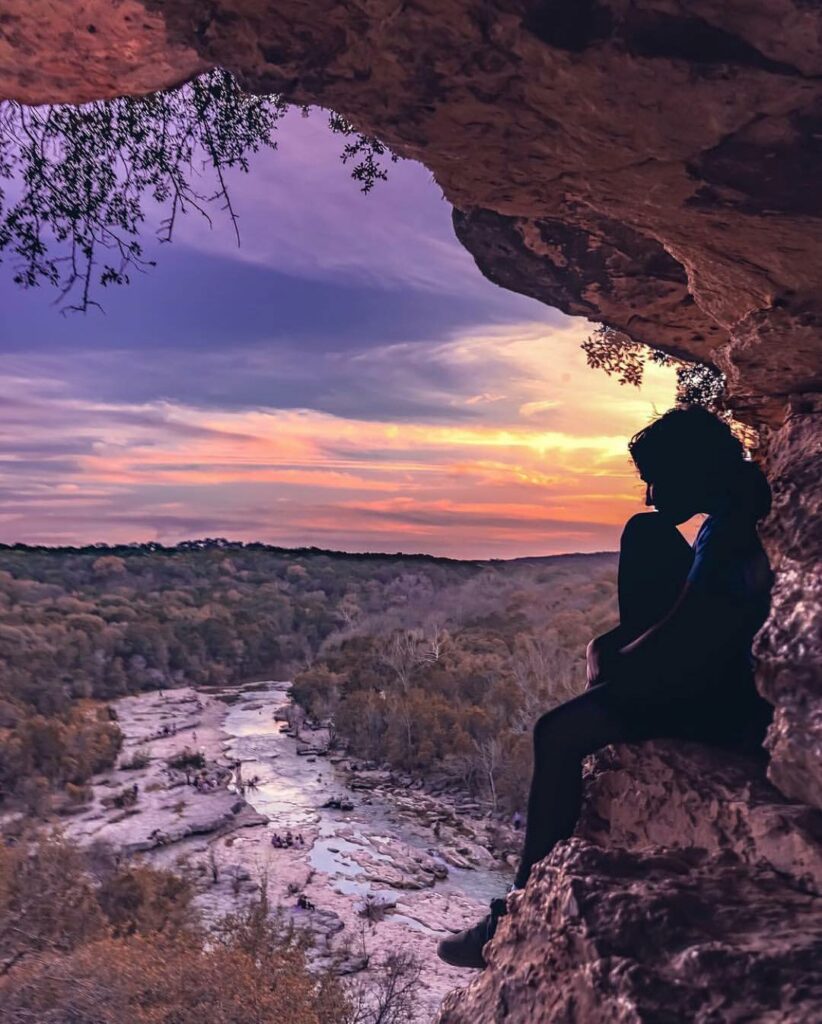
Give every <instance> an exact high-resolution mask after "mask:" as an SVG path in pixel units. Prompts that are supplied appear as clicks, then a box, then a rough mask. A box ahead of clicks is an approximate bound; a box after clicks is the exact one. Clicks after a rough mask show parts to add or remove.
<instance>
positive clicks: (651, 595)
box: [618, 512, 693, 640]
mask: <svg viewBox="0 0 822 1024" xmlns="http://www.w3.org/2000/svg"><path fill="white" fill-rule="evenodd" d="M692 560H693V549H692V548H691V546H690V544H689V543H688V542H687V541H686V540H685V538H684V537H683V536H682V534H681V533H680V532H679V530H677V528H676V527H675V526H674V525H673V523H670V522H668V521H667V520H666V519H665V518H664V517H663V516H661V515H660V514H659V513H658V512H641V513H639V514H638V515H635V516H632V517H631V519H629V520H628V522H627V523H626V524H625V529H624V530H623V531H622V538H621V540H620V546H619V571H618V592H619V622H620V626H622V628H623V629H624V631H625V635H626V636H627V637H629V638H630V639H632V640H633V639H635V638H636V637H638V636H640V635H641V634H642V633H644V632H645V630H646V629H649V628H650V627H651V626H653V625H654V624H655V623H657V622H659V621H660V619H662V618H664V617H665V615H666V614H667V613H668V612H669V611H670V609H671V608H672V607H673V605H674V602H675V601H676V599H677V597H678V596H679V594H680V593H681V591H682V588H683V586H684V585H685V578H686V576H687V575H688V572H689V570H690V568H691V562H692Z"/></svg>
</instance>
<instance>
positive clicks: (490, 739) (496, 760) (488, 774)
mask: <svg viewBox="0 0 822 1024" xmlns="http://www.w3.org/2000/svg"><path fill="white" fill-rule="evenodd" d="M473 743H474V749H475V750H476V752H477V755H478V760H479V764H480V768H481V770H482V773H483V775H484V776H485V780H486V782H487V783H488V792H489V793H490V795H491V805H492V806H493V808H494V810H496V809H497V805H498V803H499V797H498V796H497V775H498V774H499V770H500V767H501V765H502V744H501V743H500V740H499V737H498V736H486V737H485V738H484V739H481V740H478V739H474V741H473Z"/></svg>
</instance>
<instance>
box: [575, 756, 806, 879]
mask: <svg viewBox="0 0 822 1024" xmlns="http://www.w3.org/2000/svg"><path fill="white" fill-rule="evenodd" d="M577 833H578V835H580V836H582V837H584V838H585V839H588V840H591V841H593V842H595V843H598V844H599V845H601V846H608V847H615V846H618V847H622V848H624V849H627V850H632V851H637V852H638V851H642V850H645V849H647V848H648V847H649V846H657V847H667V848H669V849H675V848H682V849H695V848H698V849H702V850H704V851H706V853H707V854H709V855H711V856H717V855H720V854H724V853H728V854H732V855H733V856H734V857H735V858H736V859H737V860H738V861H739V862H740V863H742V864H746V865H748V866H750V867H756V866H764V867H767V868H769V869H771V870H773V871H776V872H778V873H779V874H781V875H783V876H784V877H785V878H787V879H791V880H792V882H793V883H794V884H795V885H796V886H797V887H798V888H800V889H807V890H808V891H812V892H816V893H818V894H822V812H819V811H817V810H815V809H812V808H810V807H808V806H806V805H805V804H801V803H791V802H790V801H788V800H786V799H785V798H784V797H783V796H782V794H781V793H780V792H779V791H778V790H776V789H775V788H774V787H773V786H772V785H770V784H769V783H768V781H767V780H766V778H765V770H764V765H762V764H761V763H756V762H754V761H752V759H750V758H746V757H740V756H736V755H732V754H729V753H727V752H724V751H718V750H712V749H711V748H710V747H707V746H703V745H702V744H699V743H685V742H681V741H674V740H657V741H654V742H652V743H643V744H641V745H638V746H620V747H608V748H606V749H605V750H602V751H600V752H599V753H598V754H596V755H595V756H594V757H592V758H591V759H590V761H589V765H588V771H587V778H586V799H585V808H584V812H583V816H582V819H581V821H580V824H579V827H578V828H577Z"/></svg>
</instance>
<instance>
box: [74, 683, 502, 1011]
mask: <svg viewBox="0 0 822 1024" xmlns="http://www.w3.org/2000/svg"><path fill="white" fill-rule="evenodd" d="M289 705H290V696H289V684H288V683H264V684H254V686H253V687H247V688H244V689H232V690H230V691H228V690H226V691H224V692H210V693H203V692H198V691H196V690H194V689H191V688H183V689H176V690H169V691H165V692H152V693H148V694H141V695H139V696H136V697H128V698H124V699H122V700H120V701H118V702H116V704H115V705H114V707H115V709H116V712H117V716H118V719H119V723H120V726H121V729H122V730H123V734H124V737H125V742H124V747H123V752H122V754H121V757H120V767H118V768H117V769H114V770H111V771H109V772H106V773H104V774H103V775H101V776H99V777H98V778H96V779H95V780H94V785H93V794H94V796H93V800H92V801H91V803H90V804H89V805H87V806H86V807H85V808H84V810H83V812H82V813H80V814H77V815H75V816H74V817H72V818H70V819H68V821H67V823H66V829H65V830H66V832H67V834H68V835H70V836H71V837H73V838H74V839H76V840H78V841H79V842H81V843H82V844H83V845H91V844H93V843H102V844H105V845H106V846H108V847H110V848H112V849H113V850H114V851H115V853H117V854H118V855H121V856H139V857H143V858H145V859H146V860H147V861H149V862H150V863H152V864H154V865H155V866H158V867H166V868H171V869H173V870H175V871H178V872H181V873H185V874H186V875H188V876H189V877H190V878H191V879H192V880H193V881H194V883H195V886H196V890H197V898H196V899H197V903H198V905H199V907H200V909H201V910H202V912H203V914H204V915H205V917H206V918H207V919H212V920H213V919H215V918H217V917H219V916H221V915H222V914H225V913H227V912H229V911H231V910H233V909H236V907H237V906H238V904H239V903H241V902H242V901H243V900H247V899H249V898H250V897H252V896H253V895H254V894H256V893H257V892H258V891H259V887H260V886H261V885H265V886H266V887H267V891H268V895H269V899H270V901H271V903H272V905H273V906H275V907H279V908H280V912H281V913H282V914H284V915H285V916H287V917H290V918H292V919H293V920H294V921H295V923H296V924H298V925H299V926H301V927H305V928H308V929H309V930H310V931H311V932H312V933H313V935H314V938H315V942H316V953H315V955H316V956H317V957H318V958H319V959H320V960H325V961H328V962H332V961H333V962H334V964H335V966H336V968H337V969H339V970H341V971H342V972H346V973H362V976H363V977H364V978H366V979H367V978H368V976H369V973H370V972H371V971H372V970H374V968H375V967H377V966H378V965H379V964H380V962H381V961H382V959H383V958H384V956H385V955H386V954H387V953H388V952H389V951H392V950H397V949H403V950H405V951H411V952H414V953H416V954H417V955H418V956H419V958H420V960H421V961H422V963H423V970H422V976H421V982H422V990H421V994H420V999H419V1014H418V1021H419V1022H423V1021H429V1020H431V1018H432V1017H433V1016H434V1014H435V1012H436V1009H437V1007H438V1006H439V1004H440V1002H441V1000H442V998H443V996H444V995H445V994H446V993H447V992H448V991H449V990H451V989H453V988H454V987H456V986H459V985H462V984H465V982H466V980H467V978H466V972H461V971H455V970H452V969H450V968H448V967H447V966H446V965H444V964H442V963H441V962H440V961H439V960H438V959H437V957H436V954H435V948H436V944H437V942H438V940H439V938H440V937H441V936H442V935H444V934H446V933H447V932H448V931H449V930H458V929H460V928H463V927H465V926H466V925H467V924H470V923H473V922H474V921H475V920H476V919H477V918H478V917H479V916H481V915H482V914H483V913H484V912H485V908H486V906H487V902H488V900H489V899H490V898H491V897H493V896H496V895H500V894H501V893H503V892H504V891H505V888H506V886H507V885H508V883H509V882H510V879H511V871H510V868H508V866H507V865H506V864H505V863H504V862H502V861H501V860H500V859H499V852H498V851H499V849H500V845H502V847H503V848H504V847H505V846H506V845H507V846H508V847H509V848H511V849H513V848H515V846H516V837H515V836H514V835H511V834H510V833H509V834H508V835H507V836H506V835H505V830H504V829H503V830H500V828H499V826H498V825H496V824H495V823H493V822H491V821H490V820H489V819H488V818H487V817H484V816H483V815H482V814H480V813H479V812H478V810H477V809H475V808H472V807H471V806H470V804H467V803H466V802H465V801H464V800H463V801H460V800H459V799H458V798H455V797H450V798H449V797H447V796H442V795H440V796H433V795H431V794H427V793H423V792H421V791H420V790H419V789H417V788H413V787H414V786H415V784H414V783H413V782H412V780H411V779H406V778H402V777H398V776H397V775H395V774H394V773H391V772H387V771H381V770H380V769H379V768H378V767H377V766H371V765H368V764H362V763H360V764H357V763H354V762H351V761H349V760H348V759H346V758H343V757H340V756H333V755H332V756H329V755H328V754H327V753H324V752H323V751H324V750H325V746H326V742H325V740H326V737H325V734H324V733H322V732H311V731H310V730H305V729H303V730H302V732H301V738H300V739H297V738H295V737H294V736H293V734H288V733H286V732H285V731H284V730H285V728H286V727H285V726H284V724H283V722H282V721H281V719H282V718H283V717H284V714H285V712H286V711H287V708H288V706H289ZM292 732H293V731H292V730H289V733H292ZM180 754H191V755H193V758H191V759H190V760H191V761H192V763H191V764H186V763H185V761H186V758H185V757H183V758H182V759H179V755H180ZM175 758H178V763H176V764H175ZM169 762H171V764H170V763H169ZM199 762H202V764H200V763H199ZM172 765H174V766H172ZM238 765H239V770H238ZM135 787H136V789H135ZM329 801H331V802H332V803H338V805H339V806H336V807H335V806H331V807H323V804H326V803H328V802H329ZM289 831H290V832H291V835H292V838H293V840H294V842H293V845H291V846H285V847H279V846H275V845H273V844H272V840H274V841H275V842H276V841H277V837H278V838H280V839H282V840H285V839H286V837H287V834H288V832H289ZM297 837H299V839H298V838H297ZM501 837H502V842H501ZM492 850H494V851H495V852H493V853H492V852H491V851H492Z"/></svg>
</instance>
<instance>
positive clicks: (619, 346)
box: [581, 324, 725, 411]
mask: <svg viewBox="0 0 822 1024" xmlns="http://www.w3.org/2000/svg"><path fill="white" fill-rule="evenodd" d="M581 347H582V351H583V352H584V353H585V356H586V359H587V362H588V365H589V366H590V367H591V368H592V369H595V370H603V371H604V372H605V373H607V374H608V376H609V377H616V378H617V379H618V380H619V383H620V384H630V385H632V386H633V387H639V386H640V385H641V384H642V381H643V378H644V374H645V367H646V366H647V365H648V364H649V363H652V364H654V365H656V366H675V367H676V399H677V401H678V402H685V403H688V404H691V405H704V406H705V407H706V408H708V409H712V410H714V411H720V410H721V409H722V408H723V399H724V395H725V376H724V374H722V373H720V372H719V370H717V369H716V367H714V366H711V365H710V364H709V363H687V362H683V361H682V360H679V359H675V358H674V357H673V356H670V355H668V354H667V353H666V352H661V351H659V350H658V349H653V348H650V347H649V346H648V345H644V344H642V342H639V341H634V339H633V338H629V337H628V335H627V334H623V333H622V332H621V331H618V330H615V329H614V328H613V327H606V326H605V325H604V324H601V325H600V326H599V327H597V328H596V330H595V331H594V332H593V334H592V335H591V337H590V338H588V339H587V341H584V342H583V343H582V346H581Z"/></svg>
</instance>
